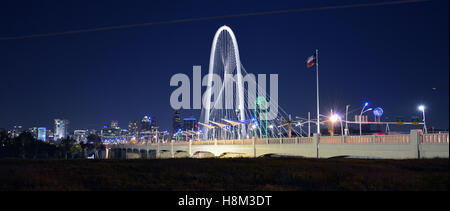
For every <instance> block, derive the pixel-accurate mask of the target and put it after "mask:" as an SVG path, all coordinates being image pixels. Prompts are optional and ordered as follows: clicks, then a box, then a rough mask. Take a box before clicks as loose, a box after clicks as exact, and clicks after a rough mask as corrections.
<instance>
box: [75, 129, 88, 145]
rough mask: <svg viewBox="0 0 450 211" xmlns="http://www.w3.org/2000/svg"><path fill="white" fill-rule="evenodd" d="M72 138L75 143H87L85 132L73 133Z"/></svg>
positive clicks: (77, 131) (76, 131)
mask: <svg viewBox="0 0 450 211" xmlns="http://www.w3.org/2000/svg"><path fill="white" fill-rule="evenodd" d="M73 138H74V139H75V140H76V141H77V143H80V142H86V141H87V130H75V131H73Z"/></svg>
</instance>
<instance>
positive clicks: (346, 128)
mask: <svg viewBox="0 0 450 211" xmlns="http://www.w3.org/2000/svg"><path fill="white" fill-rule="evenodd" d="M348 107H350V105H346V106H345V135H346V136H348V123H347V122H348Z"/></svg>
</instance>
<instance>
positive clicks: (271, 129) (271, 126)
mask: <svg viewBox="0 0 450 211" xmlns="http://www.w3.org/2000/svg"><path fill="white" fill-rule="evenodd" d="M269 128H270V131H271V134H272V138H273V136H274V135H273V125H272V124H271V125H269Z"/></svg>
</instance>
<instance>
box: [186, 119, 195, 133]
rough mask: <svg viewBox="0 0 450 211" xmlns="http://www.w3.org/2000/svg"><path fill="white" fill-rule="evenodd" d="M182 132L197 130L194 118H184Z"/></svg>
mask: <svg viewBox="0 0 450 211" xmlns="http://www.w3.org/2000/svg"><path fill="white" fill-rule="evenodd" d="M183 130H184V131H188V130H194V131H195V130H197V119H196V118H184V119H183Z"/></svg>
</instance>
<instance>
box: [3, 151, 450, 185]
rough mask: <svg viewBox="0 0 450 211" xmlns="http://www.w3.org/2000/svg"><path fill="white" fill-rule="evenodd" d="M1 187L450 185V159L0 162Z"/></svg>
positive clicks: (9, 160)
mask: <svg viewBox="0 0 450 211" xmlns="http://www.w3.org/2000/svg"><path fill="white" fill-rule="evenodd" d="M0 190H1V191H5V190H150V191H159V190H172V191H175V190H184V191H186V190H187V191H189V190H215V191H217V190H219V191H220V190H240V191H241V190H258V191H284V190H358V191H359V190H445V191H448V190H449V160H448V159H423V160H363V159H301V158H258V159H164V160H16V159H4V160H0Z"/></svg>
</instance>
